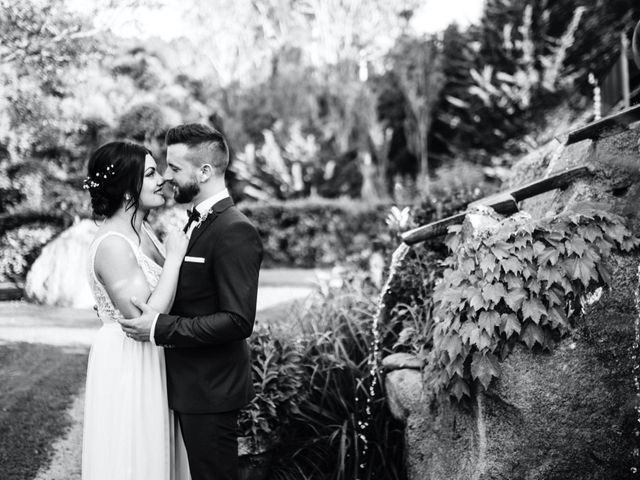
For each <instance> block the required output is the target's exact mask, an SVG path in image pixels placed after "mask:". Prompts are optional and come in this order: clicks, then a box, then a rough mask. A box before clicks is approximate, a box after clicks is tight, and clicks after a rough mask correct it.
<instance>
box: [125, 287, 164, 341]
mask: <svg viewBox="0 0 640 480" xmlns="http://www.w3.org/2000/svg"><path fill="white" fill-rule="evenodd" d="M131 303H133V304H134V305H135V306H136V307H138V309H140V310H141V311H142V313H141V314H140V316H139V317H135V318H123V319H122V320H118V321H119V322H120V326H121V327H122V330H123V331H124V333H126V335H127V337H129V338H131V339H133V340H136V341H138V342H148V341H149V333H150V332H151V326H152V325H153V322H154V320H155V318H156V316H157V314H158V312H156V311H155V310H154V309H153V308H151V307H150V306H149V305H147V304H146V303H144V302H141V301H140V300H138V299H137V298H135V297H133V298H131Z"/></svg>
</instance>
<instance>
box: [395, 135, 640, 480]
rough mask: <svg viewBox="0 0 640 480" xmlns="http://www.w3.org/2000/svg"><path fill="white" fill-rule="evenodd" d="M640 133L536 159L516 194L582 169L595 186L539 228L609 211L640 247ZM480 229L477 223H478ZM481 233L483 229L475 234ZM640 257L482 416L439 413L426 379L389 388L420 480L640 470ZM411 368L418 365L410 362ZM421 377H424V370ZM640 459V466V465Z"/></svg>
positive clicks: (521, 356) (466, 410)
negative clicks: (639, 430)
mask: <svg viewBox="0 0 640 480" xmlns="http://www.w3.org/2000/svg"><path fill="white" fill-rule="evenodd" d="M639 133H640V132H639V130H637V129H630V130H627V131H624V132H622V133H620V134H617V135H614V136H611V137H607V138H602V139H599V140H597V141H591V140H585V141H583V142H580V143H578V144H575V145H571V146H569V147H565V148H562V149H559V150H557V151H555V152H554V151H553V149H551V148H550V147H549V146H546V147H545V148H544V149H543V150H542V151H541V152H538V154H532V155H530V156H528V158H526V159H524V160H523V162H526V165H525V166H522V165H521V166H519V168H516V169H515V171H516V172H517V174H520V175H521V177H520V178H515V179H513V180H512V181H511V182H510V184H511V185H510V186H515V185H519V184H524V183H527V182H529V181H532V180H534V179H536V178H543V177H545V176H547V175H550V174H551V173H557V172H558V171H560V170H562V169H565V168H570V167H574V166H578V165H589V166H591V167H593V172H594V173H593V174H592V175H590V176H586V177H584V178H581V179H579V180H577V181H575V182H574V183H573V184H572V185H571V186H570V187H568V188H566V189H564V190H555V191H552V192H548V193H546V194H543V195H540V196H538V197H534V198H531V199H529V200H526V201H525V202H522V204H521V206H520V207H521V210H524V211H526V212H528V213H530V214H531V215H533V216H534V217H539V216H542V215H545V214H547V213H548V212H552V213H558V212H560V211H562V210H564V209H565V208H567V207H571V206H572V205H575V204H579V203H582V202H597V203H599V204H601V206H604V207H605V208H606V209H608V210H609V211H612V212H614V213H617V214H619V215H622V216H623V217H625V218H626V220H627V223H628V226H629V227H630V228H631V230H632V231H633V232H634V233H635V234H636V235H640V217H639V211H640V208H639V206H640V182H639V181H638V180H639V179H640V175H639V172H640V160H639V159H638V138H640V135H639ZM467 223H468V224H471V222H467ZM471 228H473V225H471ZM639 264H640V258H639V255H638V254H637V253H636V254H629V255H624V256H616V257H614V258H613V259H612V261H611V265H610V270H611V271H612V280H611V288H610V289H605V290H604V291H603V292H602V294H601V295H600V296H599V297H594V298H593V299H591V300H592V303H591V304H590V305H588V306H586V307H585V310H584V312H583V315H582V316H581V317H580V318H579V319H578V320H577V321H576V328H575V329H574V331H573V332H572V333H571V334H570V335H568V336H567V337H565V338H563V339H562V340H560V342H559V343H558V344H557V346H556V348H555V350H554V351H553V352H551V353H549V352H541V351H530V350H528V349H526V348H523V347H522V348H521V347H516V349H515V350H514V351H513V353H512V354H511V355H510V356H509V357H508V358H507V359H506V360H505V361H504V362H502V364H501V368H502V374H501V376H500V378H499V379H498V380H496V381H494V382H493V383H492V385H491V386H490V388H489V390H488V392H485V393H476V394H474V396H473V400H472V402H471V403H470V405H468V406H466V407H462V406H457V405H455V404H452V403H450V402H448V401H431V402H428V401H427V400H426V399H427V398H431V397H430V396H429V392H428V391H425V389H426V386H425V385H423V383H422V381H421V380H420V378H421V375H420V370H419V369H416V368H411V369H408V368H405V369H396V370H393V371H392V372H390V373H389V374H388V375H387V376H386V387H387V392H388V398H389V403H390V405H392V411H393V412H394V414H395V416H397V417H398V418H399V419H401V420H403V421H404V422H405V424H406V430H405V437H406V451H407V470H408V477H409V479H411V480H445V479H446V480H454V479H455V480H469V479H473V480H481V479H482V480H488V479H503V480H516V479H527V480H574V479H575V480H578V479H580V480H585V479H587V480H596V479H598V480H605V479H606V480H609V479H626V478H636V477H637V475H640V472H638V473H637V474H634V471H633V468H640V439H639V438H638V437H637V436H636V435H635V434H634V429H635V428H636V425H637V422H638V421H639V420H640V417H639V416H638V413H637V412H636V410H635V409H636V407H640V403H638V402H639V400H640V392H637V391H636V387H635V386H634V378H635V376H637V374H638V373H639V372H638V369H639V367H638V358H637V357H636V355H637V354H638V345H637V344H636V345H635V346H634V342H636V341H637V340H636V337H637V335H638V334H639V332H636V329H637V328H640V327H637V326H636V322H637V321H638V315H639V312H638V311H637V310H636V307H635V299H636V293H637V292H638V265H639ZM405 363H406V359H405ZM412 366H413V367H415V365H412ZM634 454H635V455H634Z"/></svg>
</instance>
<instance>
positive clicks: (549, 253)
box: [537, 247, 560, 265]
mask: <svg viewBox="0 0 640 480" xmlns="http://www.w3.org/2000/svg"><path fill="white" fill-rule="evenodd" d="M537 257H538V263H540V264H541V265H544V264H545V263H549V264H551V265H555V264H557V263H558V259H559V258H560V252H559V251H558V250H557V249H555V248H554V247H547V248H545V249H544V250H543V251H542V252H541V253H539V254H538V255H537Z"/></svg>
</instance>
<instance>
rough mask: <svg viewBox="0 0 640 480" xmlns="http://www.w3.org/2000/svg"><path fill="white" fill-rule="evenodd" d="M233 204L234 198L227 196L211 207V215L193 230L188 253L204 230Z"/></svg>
mask: <svg viewBox="0 0 640 480" xmlns="http://www.w3.org/2000/svg"><path fill="white" fill-rule="evenodd" d="M231 206H233V200H232V199H231V197H226V198H223V199H222V200H220V201H219V202H217V203H216V204H214V205H213V207H211V210H210V211H209V212H210V213H209V215H207V218H205V219H204V221H203V222H202V223H201V224H200V225H199V226H198V227H197V228H196V229H195V230H194V231H193V232H191V238H190V239H189V246H188V247H187V254H188V253H189V251H191V249H192V248H193V246H194V245H195V243H196V241H197V240H198V238H200V236H201V235H202V234H203V233H204V231H205V230H206V229H207V228H209V226H210V225H211V224H212V223H213V221H214V220H215V219H216V218H217V217H218V215H220V214H221V213H222V212H224V211H225V210H226V209H227V208H229V207H231Z"/></svg>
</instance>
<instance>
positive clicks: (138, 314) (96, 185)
mask: <svg viewBox="0 0 640 480" xmlns="http://www.w3.org/2000/svg"><path fill="white" fill-rule="evenodd" d="M166 143H167V169H166V171H165V173H164V176H162V175H161V174H160V172H159V171H158V167H157V165H156V162H155V160H154V158H153V155H152V153H151V152H150V151H149V150H147V149H146V148H144V147H143V146H141V145H137V144H134V143H129V142H111V143H107V144H105V145H103V146H101V147H100V148H98V150H96V152H95V153H94V154H93V155H92V156H91V158H90V160H89V166H88V176H87V178H86V181H85V189H87V190H88V191H89V193H90V195H91V203H92V208H93V211H94V214H95V215H96V216H98V217H101V218H104V219H105V220H104V222H103V223H102V224H101V225H100V228H99V230H98V233H97V235H96V238H95V239H94V241H93V243H92V244H91V248H90V258H89V270H90V272H89V278H90V283H91V288H92V291H93V294H94V296H95V300H96V304H97V310H98V315H99V317H100V319H101V321H102V327H101V328H100V329H99V331H98V333H97V335H96V338H95V340H94V343H93V345H92V347H91V352H90V354H89V363H88V369H87V383H86V394H85V417H84V437H83V452H82V478H83V480H188V479H192V480H231V479H236V478H237V475H238V460H237V432H236V425H237V417H238V411H239V409H240V408H242V407H243V406H244V405H246V404H247V403H248V401H249V400H250V399H251V398H252V396H253V388H252V382H251V364H250V358H249V350H248V345H247V343H246V340H245V339H246V338H247V337H249V335H250V334H251V332H252V329H253V324H254V320H255V312H256V298H257V287H258V273H259V269H260V263H261V261H262V243H261V241H260V237H259V236H258V233H257V231H256V229H255V227H254V226H253V225H252V224H251V223H250V222H249V220H248V219H247V218H246V217H245V216H244V215H243V214H242V213H240V212H239V211H238V209H237V208H236V207H235V206H234V203H233V201H232V200H231V198H230V196H229V193H228V191H227V189H226V186H225V180H224V175H225V171H226V169H227V166H228V164H229V149H228V146H227V142H226V140H225V138H224V136H223V135H222V134H221V133H220V132H218V131H217V130H214V129H212V128H209V127H208V126H206V125H201V124H189V125H181V126H178V127H175V128H172V129H170V130H169V131H168V132H167V136H166ZM165 183H169V184H170V185H171V186H172V187H173V193H174V196H175V200H176V201H177V202H178V203H191V204H192V209H191V211H190V214H189V220H188V222H187V224H186V225H185V228H184V231H177V232H169V234H168V235H167V238H166V239H165V243H164V244H162V243H161V242H160V241H159V240H158V238H157V237H156V236H155V235H154V233H153V232H152V230H151V229H150V227H149V226H148V225H147V224H146V223H145V219H146V217H147V215H148V213H149V211H150V210H151V209H153V208H158V207H160V206H162V205H164V203H165V199H164V196H163V195H162V190H163V185H164V184H165Z"/></svg>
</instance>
